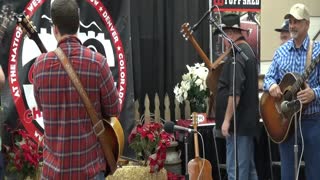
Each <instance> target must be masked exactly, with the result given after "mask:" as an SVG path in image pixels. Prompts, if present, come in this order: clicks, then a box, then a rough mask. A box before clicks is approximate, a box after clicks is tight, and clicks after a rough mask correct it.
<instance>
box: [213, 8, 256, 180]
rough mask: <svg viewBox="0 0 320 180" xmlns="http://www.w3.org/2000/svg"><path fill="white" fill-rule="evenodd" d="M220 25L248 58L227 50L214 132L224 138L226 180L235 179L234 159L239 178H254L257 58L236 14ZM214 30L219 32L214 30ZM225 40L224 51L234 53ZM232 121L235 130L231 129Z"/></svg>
mask: <svg viewBox="0 0 320 180" xmlns="http://www.w3.org/2000/svg"><path fill="white" fill-rule="evenodd" d="M221 26H222V29H223V31H224V32H225V33H226V35H227V36H228V38H230V39H232V40H233V41H234V42H235V43H236V44H237V45H238V46H239V48H240V49H241V50H242V52H243V53H244V54H245V55H246V56H247V57H248V59H244V58H243V57H242V56H241V55H240V53H239V52H237V51H234V53H229V54H228V56H227V57H226V59H225V63H224V65H223V69H222V72H221V74H220V77H219V81H218V90H217V96H216V128H217V132H219V130H220V131H221V133H222V135H223V136H224V137H225V138H226V149H227V157H226V164H227V173H228V179H229V180H235V179H236V177H235V168H236V167H235V161H237V167H238V168H239V169H238V170H239V171H238V172H239V180H247V179H251V180H257V179H258V177H257V172H256V168H255V163H254V137H255V136H256V135H257V133H258V132H257V129H258V123H259V110H258V104H259V100H258V65H257V59H256V57H255V55H254V53H253V51H252V49H251V47H250V46H249V44H248V43H247V42H246V41H245V38H244V36H243V34H242V32H243V31H247V30H245V29H243V28H241V26H240V16H239V15H237V14H227V15H224V16H223V17H222V25H221ZM215 33H216V34H217V33H221V32H220V31H219V30H217V31H216V32H215ZM224 43H225V46H226V49H227V51H231V52H233V49H232V45H231V44H230V43H229V42H228V41H227V40H225V42H224ZM234 60H235V63H233V62H234ZM234 66H235V71H234V70H233V69H234ZM234 74H235V76H234ZM233 77H234V78H235V82H236V83H234V81H233ZM234 98H235V102H236V103H235V107H236V108H235V109H234V108H233V107H234ZM235 112H236V116H235V118H234V117H233V115H234V113H235ZM234 122H236V131H234V128H233V127H234ZM234 132H236V133H234ZM234 138H236V139H237V146H236V145H235V144H234ZM235 147H237V153H238V158H237V159H235Z"/></svg>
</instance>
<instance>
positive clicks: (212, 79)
mask: <svg viewBox="0 0 320 180" xmlns="http://www.w3.org/2000/svg"><path fill="white" fill-rule="evenodd" d="M181 33H182V35H183V37H184V38H185V39H186V40H189V42H190V43H191V44H192V45H193V47H194V49H195V50H196V51H197V53H198V54H199V56H200V57H201V59H202V60H203V61H204V63H205V64H206V66H207V68H208V69H209V74H208V76H207V80H206V83H207V86H208V88H209V90H210V91H211V92H212V93H213V95H215V94H216V92H217V84H218V79H219V77H220V74H221V71H222V68H223V63H224V62H223V59H224V57H225V56H226V55H227V54H229V52H230V50H228V51H226V52H225V53H224V54H223V55H222V56H220V57H219V58H218V59H217V60H215V61H214V63H211V62H210V60H209V58H208V57H207V55H206V54H205V53H204V52H203V50H202V49H201V47H200V46H199V44H198V42H197V41H196V39H195V38H194V36H193V32H192V30H191V27H190V25H189V23H184V24H182V26H181Z"/></svg>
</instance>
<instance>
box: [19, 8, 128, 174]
mask: <svg viewBox="0 0 320 180" xmlns="http://www.w3.org/2000/svg"><path fill="white" fill-rule="evenodd" d="M15 18H16V19H17V24H18V25H19V26H20V27H21V28H22V30H23V32H25V33H26V34H27V35H28V37H29V38H30V39H32V40H33V41H35V43H36V44H37V46H38V47H39V49H40V51H41V52H42V53H46V52H47V49H46V48H45V46H44V45H43V43H42V41H41V39H40V37H39V36H38V33H37V30H36V28H35V27H34V26H33V24H32V22H31V21H29V19H28V18H27V17H26V16H25V15H24V14H18V15H16V16H15ZM103 124H104V128H105V130H104V131H103V135H100V136H98V139H99V141H100V144H101V147H102V150H103V152H104V154H105V158H106V162H107V170H106V171H107V172H106V173H105V175H108V174H113V173H114V172H115V171H116V169H117V161H118V160H119V158H120V156H121V154H122V152H123V148H124V133H123V129H122V126H121V124H120V121H119V120H118V119H117V118H116V117H110V118H108V119H104V120H103Z"/></svg>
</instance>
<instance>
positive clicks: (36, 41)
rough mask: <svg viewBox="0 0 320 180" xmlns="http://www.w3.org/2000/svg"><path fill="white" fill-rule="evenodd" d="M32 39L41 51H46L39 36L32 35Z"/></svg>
mask: <svg viewBox="0 0 320 180" xmlns="http://www.w3.org/2000/svg"><path fill="white" fill-rule="evenodd" d="M33 40H34V42H35V43H36V44H37V46H38V48H39V49H40V51H41V52H42V53H46V52H48V51H47V49H46V47H44V45H43V43H42V41H41V39H40V37H39V36H38V35H36V36H34V38H33Z"/></svg>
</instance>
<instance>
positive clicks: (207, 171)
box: [188, 112, 213, 180]
mask: <svg viewBox="0 0 320 180" xmlns="http://www.w3.org/2000/svg"><path fill="white" fill-rule="evenodd" d="M192 118H193V129H194V130H196V131H197V126H198V120H197V119H198V115H197V113H195V112H194V113H192ZM194 152H195V157H194V159H192V160H190V161H189V163H188V173H189V180H213V178H212V166H211V164H210V162H209V161H208V160H206V159H203V158H201V157H200V156H199V145H198V134H197V133H194Z"/></svg>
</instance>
